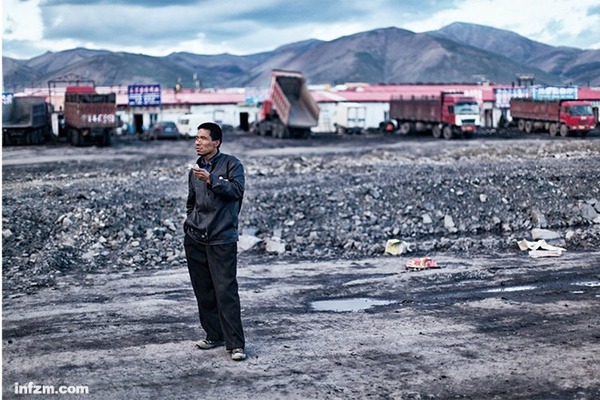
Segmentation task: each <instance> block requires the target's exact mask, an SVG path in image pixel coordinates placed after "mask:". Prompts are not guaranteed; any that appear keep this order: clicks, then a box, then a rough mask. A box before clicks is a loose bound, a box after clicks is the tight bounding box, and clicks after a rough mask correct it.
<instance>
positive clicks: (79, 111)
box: [59, 86, 117, 146]
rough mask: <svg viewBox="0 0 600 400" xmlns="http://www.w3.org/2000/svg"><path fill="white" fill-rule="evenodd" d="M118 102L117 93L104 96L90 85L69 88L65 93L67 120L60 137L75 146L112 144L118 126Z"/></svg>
mask: <svg viewBox="0 0 600 400" xmlns="http://www.w3.org/2000/svg"><path fill="white" fill-rule="evenodd" d="M116 110H117V103H116V95H115V94H114V93H107V94H100V93H96V91H95V89H94V88H92V87H87V86H69V87H67V88H66V91H65V103H64V119H63V125H64V126H62V127H61V129H59V131H60V134H59V136H65V137H66V138H67V139H68V140H69V141H70V142H71V144H72V145H74V146H83V145H86V144H98V145H100V146H108V145H110V137H111V134H112V132H113V130H114V129H115V128H116V126H117V115H116Z"/></svg>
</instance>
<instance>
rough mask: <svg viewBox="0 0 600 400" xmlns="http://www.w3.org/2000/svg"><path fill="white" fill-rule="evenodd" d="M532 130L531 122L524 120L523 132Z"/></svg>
mask: <svg viewBox="0 0 600 400" xmlns="http://www.w3.org/2000/svg"><path fill="white" fill-rule="evenodd" d="M532 131H533V122H532V121H525V132H527V133H531V132H532Z"/></svg>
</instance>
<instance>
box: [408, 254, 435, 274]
mask: <svg viewBox="0 0 600 400" xmlns="http://www.w3.org/2000/svg"><path fill="white" fill-rule="evenodd" d="M430 268H440V267H439V265H438V263H437V262H436V261H435V260H434V259H432V258H430V257H421V258H413V259H411V260H408V261H407V262H406V269H408V270H411V271H418V270H422V269H430Z"/></svg>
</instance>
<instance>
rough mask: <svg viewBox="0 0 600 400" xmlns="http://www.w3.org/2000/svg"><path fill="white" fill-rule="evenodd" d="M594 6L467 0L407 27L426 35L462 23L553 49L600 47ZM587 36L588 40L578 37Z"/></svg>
mask: <svg viewBox="0 0 600 400" xmlns="http://www.w3.org/2000/svg"><path fill="white" fill-rule="evenodd" d="M594 6H598V1H597V0H575V1H574V0H571V1H564V0H545V1H544V2H543V3H541V2H539V1H536V0H503V1H497V0H465V1H463V2H462V3H457V4H456V5H455V7H454V8H453V9H451V10H442V11H440V12H438V13H435V14H433V15H432V16H431V18H429V19H427V20H426V21H415V22H411V23H408V24H406V25H405V27H406V28H407V29H410V30H413V31H415V32H424V31H428V30H435V29H440V28H442V27H443V26H446V25H449V24H451V23H452V22H456V21H461V22H469V23H475V24H480V25H486V26H491V27H495V28H498V29H504V30H508V31H512V32H514V33H517V34H519V35H521V36H524V37H527V38H529V39H532V40H536V41H539V42H542V43H546V44H549V45H552V46H560V45H569V46H582V45H583V47H585V48H600V47H599V46H598V40H599V39H598V38H599V37H600V15H598V14H596V15H587V10H588V9H589V8H591V7H594ZM584 33H585V34H586V35H585V37H586V38H581V37H580V38H578V36H580V35H582V34H584ZM575 43H581V44H579V45H576V44H575Z"/></svg>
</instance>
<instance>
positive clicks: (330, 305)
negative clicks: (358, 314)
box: [310, 297, 393, 312]
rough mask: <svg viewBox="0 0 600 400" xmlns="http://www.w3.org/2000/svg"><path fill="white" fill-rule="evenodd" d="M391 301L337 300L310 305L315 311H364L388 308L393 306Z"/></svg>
mask: <svg viewBox="0 0 600 400" xmlns="http://www.w3.org/2000/svg"><path fill="white" fill-rule="evenodd" d="M392 303H393V301H390V300H378V299H369V298H366V297H358V298H350V299H337V300H319V301H313V302H311V303H310V305H311V307H312V309H313V310H315V311H336V312H348V311H362V310H366V309H369V308H371V307H375V306H386V305H388V304H392Z"/></svg>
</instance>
